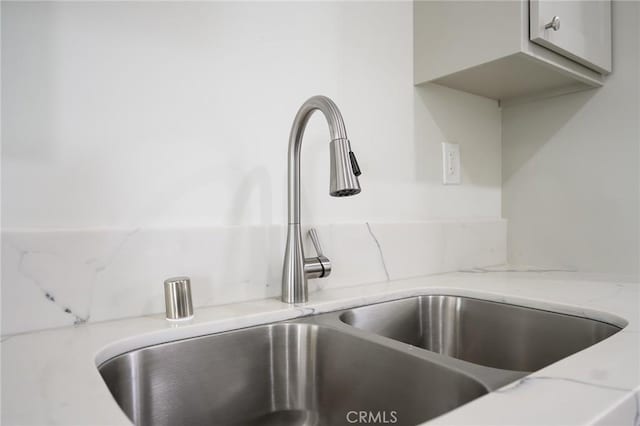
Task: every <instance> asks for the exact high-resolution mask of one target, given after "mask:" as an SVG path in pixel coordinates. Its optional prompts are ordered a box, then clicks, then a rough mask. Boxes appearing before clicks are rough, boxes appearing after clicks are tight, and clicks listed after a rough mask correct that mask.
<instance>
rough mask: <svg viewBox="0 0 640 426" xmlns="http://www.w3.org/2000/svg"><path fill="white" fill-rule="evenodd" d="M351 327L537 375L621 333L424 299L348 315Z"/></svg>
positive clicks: (511, 308)
mask: <svg viewBox="0 0 640 426" xmlns="http://www.w3.org/2000/svg"><path fill="white" fill-rule="evenodd" d="M340 320H341V321H343V322H344V323H346V324H349V325H351V326H354V327H357V328H359V329H362V330H366V331H368V332H371V333H376V334H379V335H382V336H386V337H389V338H391V339H395V340H399V341H401V342H404V343H408V344H410V345H414V346H418V347H420V348H424V349H427V350H429V351H433V352H437V353H440V354H444V355H448V356H450V357H454V358H458V359H462V360H464V361H468V362H472V363H475V364H479V365H484V366H488V367H493V368H499V369H507V370H517V371H527V372H530V371H535V370H539V369H541V368H542V367H545V366H547V365H549V364H552V363H554V362H556V361H558V360H560V359H562V358H565V357H567V356H569V355H571V354H573V353H576V352H578V351H581V350H583V349H585V348H587V347H589V346H591V345H593V344H595V343H597V342H599V341H601V340H604V339H606V338H607V337H609V336H611V335H613V334H615V333H617V332H618V331H620V328H619V327H616V326H614V325H611V324H607V323H604V322H600V321H596V320H592V319H588V318H582V317H576V316H572V315H565V314H559V313H554V312H548V311H543V310H539V309H532V308H526V307H522V306H515V305H510V304H505V303H497V302H489V301H484V300H479V299H473V298H467V297H457V296H419V297H412V298H409V299H402V300H396V301H391V302H385V303H379V304H376V305H370V306H365V307H362V308H355V309H352V310H349V311H346V312H344V313H343V314H342V315H341V316H340Z"/></svg>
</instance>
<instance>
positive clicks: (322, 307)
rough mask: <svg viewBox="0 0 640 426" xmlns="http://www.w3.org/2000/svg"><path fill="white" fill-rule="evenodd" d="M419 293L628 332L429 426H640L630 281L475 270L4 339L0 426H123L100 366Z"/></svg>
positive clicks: (637, 338)
mask: <svg viewBox="0 0 640 426" xmlns="http://www.w3.org/2000/svg"><path fill="white" fill-rule="evenodd" d="M418 294H451V295H466V296H473V297H478V298H483V299H487V300H495V301H502V302H510V303H515V304H519V305H525V306H531V307H538V308H546V309H549V310H554V311H560V312H565V313H571V314H574V315H579V316H588V317H592V318H596V319H600V320H604V321H608V322H611V323H614V324H618V325H624V324H625V323H627V326H626V327H625V328H624V329H623V330H622V331H621V332H619V333H617V334H615V335H613V336H612V337H610V338H609V339H606V340H604V341H602V342H600V343H598V344H596V345H594V346H592V347H590V348H588V349H586V350H584V351H581V352H578V353H576V354H574V355H572V356H570V357H568V358H565V359H563V360H561V361H559V362H557V363H555V364H552V365H550V366H548V367H546V368H544V369H542V370H539V371H537V372H535V373H533V374H531V375H530V376H527V377H525V378H524V379H521V380H519V381H517V382H515V383H512V384H510V385H507V386H505V387H504V388H502V389H500V390H498V391H496V392H491V393H490V394H488V395H485V396H483V397H480V398H478V399H476V400H474V401H472V402H470V403H468V404H466V405H464V406H462V407H459V408H457V409H455V410H453V411H451V412H449V413H447V414H445V415H443V416H441V417H438V418H436V419H434V420H432V421H431V422H429V424H450V425H463V424H473V425H479V424H486V425H525V424H527V425H578V424H616V425H617V424H628V425H639V424H640V334H639V330H640V328H639V327H640V292H639V285H638V283H629V282H623V281H616V280H610V279H606V278H602V277H588V276H584V275H579V274H575V273H562V272H493V271H490V272H488V271H485V270H475V271H474V272H473V273H471V272H458V273H450V274H443V275H435V276H427V277H421V278H413V279H407V280H401V281H390V282H385V283H380V284H371V285H364V286H358V287H349V288H340V289H327V290H322V291H319V292H316V293H313V294H312V295H311V296H310V302H309V303H307V304H305V305H302V306H288V305H285V304H283V303H281V302H280V301H279V300H277V299H265V300H260V301H255V302H245V303H238V304H233V305H223V306H217V307H211V308H206V309H203V308H201V309H198V310H197V311H196V317H195V319H194V320H192V321H191V322H189V323H186V324H181V325H178V326H176V325H172V324H170V323H168V322H167V321H165V320H164V317H163V316H162V315H154V316H145V317H139V318H132V319H126V320H118V321H110V322H104V323H95V324H85V325H80V326H77V327H68V328H60V329H55V330H49V331H42V332H34V333H28V334H20V335H14V336H9V337H6V338H4V340H3V341H2V343H1V344H0V346H1V352H2V370H1V373H2V406H1V409H2V418H1V419H2V424H6V425H44V424H64V425H130V424H131V423H130V422H129V420H128V419H127V417H126V416H125V415H124V413H123V412H122V411H121V410H120V408H119V407H118V406H117V405H116V403H115V401H114V400H113V399H112V397H111V395H110V393H109V391H108V389H107V387H106V385H105V384H104V382H103V381H102V378H101V377H100V375H99V373H98V370H97V368H96V365H97V364H99V363H101V362H103V361H105V360H107V359H109V358H111V357H112V356H115V355H118V354H120V353H122V352H125V351H128V350H131V349H135V348H139V347H142V346H147V345H150V344H155V343H161V342H166V341H170V340H175V339H180V338H186V337H191V336H198V335H204V334H210V333H215V332H219V331H224V330H230V329H235V328H240V327H246V326H251V325H257V324H264V323H269V322H274V321H279V320H285V319H291V318H295V317H299V316H303V315H308V314H310V313H320V312H328V311H334V310H339V309H344V308H348V307H353V306H359V305H364V304H370V303H374V302H379V301H383V300H392V299H398V298H402V297H407V296H412V295H418Z"/></svg>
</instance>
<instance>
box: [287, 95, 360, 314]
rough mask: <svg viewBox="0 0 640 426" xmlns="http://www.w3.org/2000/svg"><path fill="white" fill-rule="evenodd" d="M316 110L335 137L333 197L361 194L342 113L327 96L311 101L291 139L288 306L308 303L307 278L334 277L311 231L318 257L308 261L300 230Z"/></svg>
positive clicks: (298, 117)
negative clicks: (306, 155) (305, 150)
mask: <svg viewBox="0 0 640 426" xmlns="http://www.w3.org/2000/svg"><path fill="white" fill-rule="evenodd" d="M315 110H319V111H320V112H322V113H323V114H324V117H325V118H326V120H327V123H328V124H329V133H330V134H331V142H330V144H329V146H330V149H331V154H330V156H331V179H330V182H329V195H331V196H332V197H348V196H351V195H356V194H358V193H359V192H360V183H359V182H358V176H360V167H359V166H358V162H357V160H356V156H355V155H354V153H353V152H352V151H351V144H350V143H349V139H347V130H346V129H345V127H344V121H343V120H342V114H340V110H339V109H338V107H337V106H336V104H335V103H334V102H333V101H332V100H331V99H329V98H327V97H326V96H314V97H312V98H310V99H308V100H307V101H306V102H305V103H304V104H302V106H301V107H300V109H299V110H298V113H297V114H296V118H295V119H294V120H293V126H292V127H291V134H290V135H289V160H288V170H289V173H288V174H289V176H288V180H289V183H288V191H289V197H288V199H289V226H288V229H287V248H286V250H285V254H284V265H283V268H282V301H283V302H286V303H304V302H306V301H307V300H308V289H307V278H323V277H326V276H328V275H329V274H330V273H331V262H330V261H329V259H327V258H326V257H325V256H324V255H323V254H322V249H321V248H320V241H319V239H318V236H317V233H316V232H315V230H314V229H312V230H311V231H310V236H311V239H312V241H313V244H314V246H315V248H316V251H317V252H318V256H316V257H311V258H305V257H304V250H303V248H302V232H301V230H300V150H301V148H302V137H303V135H304V130H305V127H306V126H307V122H308V121H309V117H311V114H312V113H313V112H314V111H315Z"/></svg>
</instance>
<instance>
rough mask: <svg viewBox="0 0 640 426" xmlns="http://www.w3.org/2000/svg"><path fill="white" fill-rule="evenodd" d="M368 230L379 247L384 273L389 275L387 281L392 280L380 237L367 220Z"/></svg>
mask: <svg viewBox="0 0 640 426" xmlns="http://www.w3.org/2000/svg"><path fill="white" fill-rule="evenodd" d="M367 230H368V231H369V234H371V238H373V242H374V243H376V247H378V251H379V252H380V262H382V267H383V268H384V274H385V275H386V277H387V281H390V280H391V278H390V277H389V270H388V269H387V263H386V262H385V261H384V252H383V251H382V247H381V246H380V241H378V239H377V238H376V235H375V234H374V233H373V230H372V229H371V225H370V224H369V222H367Z"/></svg>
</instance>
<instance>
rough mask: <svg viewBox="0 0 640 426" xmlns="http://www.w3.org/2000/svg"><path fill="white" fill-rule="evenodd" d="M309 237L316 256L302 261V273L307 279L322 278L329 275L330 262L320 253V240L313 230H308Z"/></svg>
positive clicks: (316, 232)
mask: <svg viewBox="0 0 640 426" xmlns="http://www.w3.org/2000/svg"><path fill="white" fill-rule="evenodd" d="M309 237H310V238H311V242H312V243H313V246H314V247H315V248H316V252H317V253H318V256H316V257H307V258H305V259H304V273H305V275H306V276H307V278H324V277H328V276H329V274H331V261H330V260H329V259H328V258H327V257H326V256H325V255H324V254H323V253H322V246H321V245H320V238H318V231H316V229H315V228H311V229H309Z"/></svg>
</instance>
